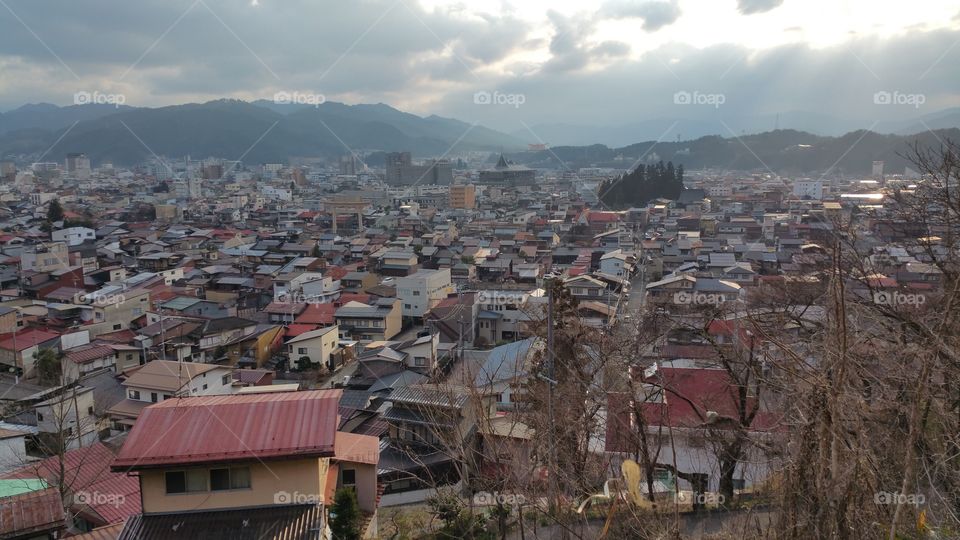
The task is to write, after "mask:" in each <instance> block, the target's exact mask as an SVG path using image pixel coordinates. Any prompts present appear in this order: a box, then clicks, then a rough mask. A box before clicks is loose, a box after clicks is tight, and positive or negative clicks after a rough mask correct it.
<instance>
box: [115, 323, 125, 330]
mask: <svg viewBox="0 0 960 540" xmlns="http://www.w3.org/2000/svg"><path fill="white" fill-rule="evenodd" d="M121 328H123V325H122V324H115V325H113V329H114V330H120V329H121Z"/></svg>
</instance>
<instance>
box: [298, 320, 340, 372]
mask: <svg viewBox="0 0 960 540" xmlns="http://www.w3.org/2000/svg"><path fill="white" fill-rule="evenodd" d="M339 342H340V335H339V328H337V326H336V325H334V326H327V327H325V328H319V329H317V330H311V331H309V332H304V333H302V334H300V335H298V336H297V337H295V338H293V339H291V340H290V341H288V342H287V355H288V358H289V360H288V361H289V365H290V366H291V367H292V366H295V365H297V366H300V368H301V369H306V368H309V367H311V366H318V365H319V366H326V368H327V369H329V370H331V371H332V370H333V369H335V368H336V365H337V362H336V360H335V356H334V355H336V354H337V352H338V351H339V348H340V347H339ZM301 359H305V360H303V361H301Z"/></svg>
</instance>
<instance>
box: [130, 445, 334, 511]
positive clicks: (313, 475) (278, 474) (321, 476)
mask: <svg viewBox="0 0 960 540" xmlns="http://www.w3.org/2000/svg"><path fill="white" fill-rule="evenodd" d="M238 465H241V464H235V465H233V466H238ZM242 465H244V466H249V467H250V489H238V490H231V491H202V492H197V493H177V494H172V495H167V490H166V483H165V480H164V472H165V471H164V470H157V471H142V472H141V473H140V489H141V491H142V493H143V511H144V512H145V513H155V512H181V511H187V510H208V509H218V508H238V507H248V506H270V505H274V504H277V503H276V502H275V501H276V499H275V496H276V494H278V493H286V494H288V496H287V501H286V503H292V502H299V503H306V502H315V503H319V502H320V501H321V500H322V497H323V493H324V487H325V486H326V476H327V468H328V467H329V465H330V461H329V459H326V458H323V459H316V458H313V459H302V460H295V461H266V462H263V463H260V462H256V461H254V462H250V463H245V464H242ZM223 466H226V465H223ZM218 467H220V466H218V465H213V466H209V465H208V466H205V467H204V468H205V469H210V468H218ZM167 470H171V471H174V470H183V468H170V469H167ZM293 498H296V500H292V499H293ZM307 498H312V499H310V500H307Z"/></svg>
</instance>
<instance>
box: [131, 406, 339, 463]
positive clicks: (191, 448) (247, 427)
mask: <svg viewBox="0 0 960 540" xmlns="http://www.w3.org/2000/svg"><path fill="white" fill-rule="evenodd" d="M341 393H342V391H341V390H313V391H306V392H289V393H281V394H250V395H232V396H206V397H190V398H180V399H169V400H165V401H163V402H160V403H158V404H156V405H153V406H150V407H147V408H146V409H144V410H143V412H142V413H141V414H140V417H139V419H138V420H137V423H136V425H135V426H134V428H133V430H132V431H131V432H130V435H129V437H128V438H127V441H126V444H124V446H123V448H122V449H121V450H120V454H119V455H118V456H117V459H116V460H114V462H113V464H112V469H113V470H115V471H124V470H132V469H141V468H149V467H156V466H163V465H174V464H184V463H209V462H222V461H234V460H253V459H258V460H265V459H272V458H278V457H293V456H303V457H307V456H332V455H333V453H334V442H335V434H336V430H337V423H338V419H337V416H338V414H337V411H338V403H339V401H340V396H341Z"/></svg>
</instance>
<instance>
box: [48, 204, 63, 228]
mask: <svg viewBox="0 0 960 540" xmlns="http://www.w3.org/2000/svg"><path fill="white" fill-rule="evenodd" d="M62 220H63V207H62V206H60V201H58V200H57V199H54V200H52V201H50V205H49V206H48V207H47V221H49V222H50V223H53V222H55V221H62Z"/></svg>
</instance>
